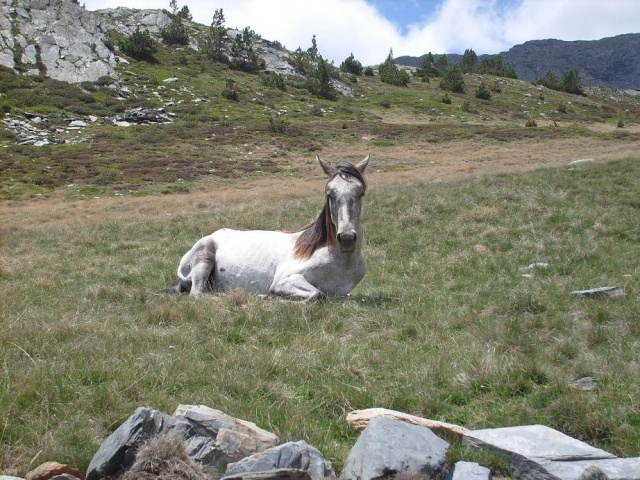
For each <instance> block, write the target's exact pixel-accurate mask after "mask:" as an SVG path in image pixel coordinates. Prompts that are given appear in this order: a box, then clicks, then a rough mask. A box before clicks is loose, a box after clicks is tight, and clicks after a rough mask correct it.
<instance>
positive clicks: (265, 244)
mask: <svg viewBox="0 0 640 480" xmlns="http://www.w3.org/2000/svg"><path fill="white" fill-rule="evenodd" d="M213 235H214V241H215V243H216V264H215V272H214V282H215V284H216V287H217V288H218V289H219V290H223V291H227V290H243V291H247V292H251V293H256V294H268V293H269V289H270V287H271V283H272V282H273V277H274V275H275V272H276V269H277V267H278V264H279V263H280V262H281V261H282V260H283V258H286V257H287V255H288V254H289V252H290V251H291V249H292V245H293V243H292V240H291V235H290V234H287V233H284V232H269V231H240V230H231V229H222V230H218V231H216V232H215V233H214V234H213Z"/></svg>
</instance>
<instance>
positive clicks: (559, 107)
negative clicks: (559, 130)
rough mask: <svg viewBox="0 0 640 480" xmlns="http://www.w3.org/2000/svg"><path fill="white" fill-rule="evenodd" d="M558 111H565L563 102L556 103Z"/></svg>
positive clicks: (565, 107)
mask: <svg viewBox="0 0 640 480" xmlns="http://www.w3.org/2000/svg"><path fill="white" fill-rule="evenodd" d="M558 112H560V113H567V105H566V104H565V103H564V102H560V104H559V105H558Z"/></svg>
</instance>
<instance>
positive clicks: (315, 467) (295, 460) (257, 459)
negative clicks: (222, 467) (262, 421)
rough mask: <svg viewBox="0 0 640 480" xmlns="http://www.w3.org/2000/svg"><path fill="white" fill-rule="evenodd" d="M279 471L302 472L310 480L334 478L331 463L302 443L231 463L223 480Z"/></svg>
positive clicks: (279, 447)
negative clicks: (294, 470) (307, 475)
mask: <svg viewBox="0 0 640 480" xmlns="http://www.w3.org/2000/svg"><path fill="white" fill-rule="evenodd" d="M280 469H296V470H304V471H306V472H307V473H308V474H309V475H310V476H311V479H312V480H325V479H327V480H331V479H335V478H336V474H335V472H334V471H333V467H332V466H331V463H330V462H328V461H327V460H325V458H324V457H323V456H322V453H320V451H319V450H318V449H317V448H315V447H313V446H311V445H309V444H308V443H306V442H304V441H299V442H289V443H285V444H283V445H279V446H277V447H274V448H270V449H268V450H265V451H264V452H261V453H256V454H255V455H252V456H250V457H247V458H245V459H243V460H240V461H239V462H236V463H232V464H230V465H229V466H228V467H227V472H226V473H225V476H224V477H223V478H225V479H227V480H231V478H237V477H243V478H244V475H243V474H246V473H250V472H268V471H273V470H280Z"/></svg>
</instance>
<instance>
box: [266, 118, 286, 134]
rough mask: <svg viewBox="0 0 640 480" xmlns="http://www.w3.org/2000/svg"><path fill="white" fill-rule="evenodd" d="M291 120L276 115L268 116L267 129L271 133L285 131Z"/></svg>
mask: <svg viewBox="0 0 640 480" xmlns="http://www.w3.org/2000/svg"><path fill="white" fill-rule="evenodd" d="M289 125H291V122H290V121H289V120H287V119H286V118H285V117H283V116H280V115H278V116H277V117H273V116H270V117H269V131H270V132H273V133H287V131H288V130H289Z"/></svg>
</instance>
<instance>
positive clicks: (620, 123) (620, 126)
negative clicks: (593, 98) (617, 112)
mask: <svg viewBox="0 0 640 480" xmlns="http://www.w3.org/2000/svg"><path fill="white" fill-rule="evenodd" d="M616 126H617V127H618V128H624V121H623V120H622V119H620V120H618V123H617V125H616Z"/></svg>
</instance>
